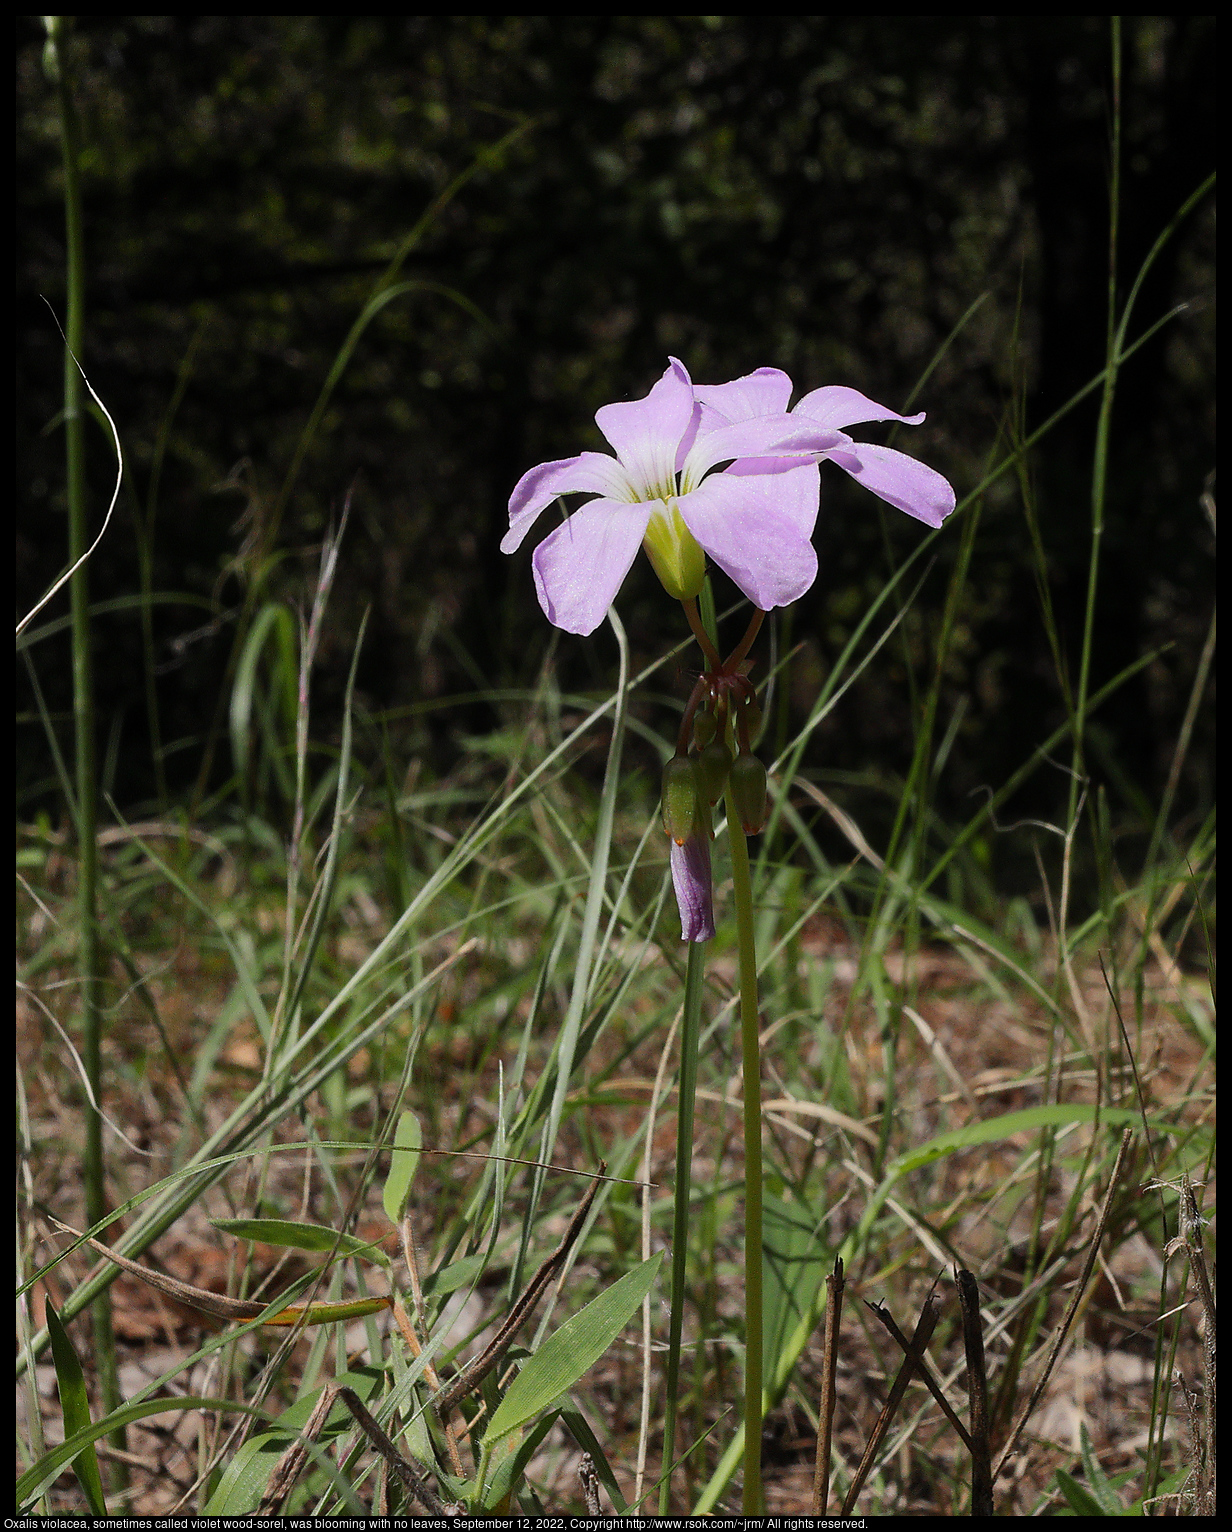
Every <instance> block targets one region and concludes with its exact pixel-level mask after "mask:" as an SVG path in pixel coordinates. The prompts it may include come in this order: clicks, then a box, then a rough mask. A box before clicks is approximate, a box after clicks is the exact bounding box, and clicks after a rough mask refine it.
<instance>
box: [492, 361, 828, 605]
mask: <svg viewBox="0 0 1232 1532" xmlns="http://www.w3.org/2000/svg"><path fill="white" fill-rule="evenodd" d="M728 386H729V387H731V386H732V385H728ZM788 387H789V388H790V384H789V385H788ZM595 420H596V422H597V424H598V426H599V429H600V430H601V431H602V432H603V434H604V436H605V437H607V439H608V441H609V442H610V443H611V445H612V447H613V448H614V449H615V452H616V456H615V458H610V457H606V456H604V455H603V454H602V453H599V452H582V453H579V454H578V456H577V457H571V458H563V459H560V460H559V461H557V462H552V463H540V464H539V466H538V467H537V468H532V469H531V470H530V472H529V473H526V474H524V475H523V476H522V478H521V479H520V480H519V482H518V485H517V487H516V488H515V489H514V492H513V494H512V495H511V496H510V500H509V531H508V532H507V533H506V534H505V537H504V540H503V541H502V542H501V549H502V551H503V552H505V553H512V552H513V551H514V550H515V549H516V548H517V547H518V546H519V545H520V544H521V542H522V540H523V538H524V537H525V536H526V534H527V533H528V532H529V531H530V529H531V527H532V525H533V524H534V522H535V520H536V518H537V517H538V516H539V514H540V512H541V511H543V510H544V509H545V508H546V507H547V506H548V505H550V504H551V502H552V501H553V500H555V499H556V498H557V497H558V496H560V495H566V494H572V493H576V492H581V493H590V494H593V495H596V496H597V498H596V499H594V500H589V501H587V503H586V504H585V505H583V506H582V507H581V508H580V509H579V510H577V511H575V512H574V513H573V515H572V516H570V517H569V518H568V520H567V521H565V522H564V523H562V525H560V526H559V527H557V528H556V530H555V531H554V532H552V533H551V534H550V535H549V536H548V537H546V538H545V539H544V541H543V542H541V543H540V544H539V546H538V548H536V550H535V555H534V560H533V564H534V572H535V588H536V590H537V591H538V594H539V604H540V606H542V608H543V610H544V612H545V613H546V614H547V617H548V620H549V622H552V623H554V624H555V626H556V627H558V628H564V629H565V631H566V632H569V633H582V634H585V633H593V632H594V630H595V629H596V628H597V627H598V626H599V624H600V623H601V622H602V621H603V618H604V616H605V614H606V612H607V609H608V607H609V606H611V604H612V602H613V601H614V600H615V598H616V592H617V591H618V590H619V589H620V587H621V585H622V584H623V582H624V578H625V575H626V574H628V572H629V568H630V566H631V565H632V563H633V560H634V558H635V557H636V556H637V550H638V548H639V547H640V546H642V544H643V543H644V544H645V546H646V551H647V553H648V554H649V556H650V560H651V563H652V564H653V565H654V568H655V572H656V573H657V574H658V576H659V578H660V579H661V580H662V581H663V584H664V586H665V587H666V588H667V590H668V592H669V594H670V595H672V596H674V597H676V598H677V599H679V600H687V599H689V598H691V597H694V596H696V595H698V594H699V593H700V591H701V587H702V580H703V578H704V576H705V557H704V554H709V555H710V557H711V558H712V559H713V560H714V562H715V563H716V564H717V565H718V566H719V568H720V569H722V570H723V571H724V572H725V573H727V574H728V575H730V576H731V578H732V579H733V580H734V581H735V583H736V584H737V585H738V586H739V587H740V589H741V590H742V591H743V592H744V594H745V595H746V596H747V597H748V598H749V600H750V601H752V602H753V603H754V605H755V606H758V607H760V608H761V609H762V611H769V610H770V609H771V608H773V607H776V606H786V605H787V604H788V602H791V601H794V600H795V599H796V598H797V597H798V596H801V595H803V594H804V592H805V591H806V590H807V589H808V588H809V586H810V585H811V584H812V583H813V580H814V579H815V577H816V574H817V555H816V554H815V553H814V551H813V548H812V545H811V543H810V542H809V534H810V533H811V531H812V522H811V521H809V523H808V525H807V527H806V526H805V525H803V521H804V520H805V519H807V518H801V517H800V516H799V515H798V514H796V513H795V511H794V510H793V508H792V507H791V506H779V505H777V504H776V503H775V500H774V496H773V494H772V493H770V492H768V491H767V490H766V489H765V487H764V486H762V485H761V484H758V485H757V486H756V487H755V488H753V487H752V485H751V480H750V479H749V477H748V473H749V470H748V469H742V470H741V471H738V472H731V471H730V470H729V471H727V472H712V470H714V469H716V468H718V466H719V465H720V464H723V463H727V464H739V463H741V462H743V461H744V460H746V459H755V460H756V461H757V464H758V466H757V468H756V469H755V470H752V471H753V472H755V473H756V474H757V476H758V477H759V478H769V479H771V480H776V479H778V478H781V477H784V476H785V475H787V474H790V473H791V472H792V470H794V469H798V468H799V467H800V466H801V465H802V464H812V463H815V462H816V461H817V458H818V456H819V454H821V453H825V452H828V451H829V450H831V449H835V448H839V447H842V446H844V445H848V444H849V438H847V437H846V436H844V435H843V433H842V432H841V431H839V430H837V429H835V428H832V427H829V426H825V425H821V424H818V423H817V422H815V421H813V420H811V419H809V418H807V417H805V416H795V415H789V414H788V413H787V412H786V409H785V408H784V409H780V410H778V411H776V412H774V413H773V414H771V413H768V412H765V411H756V412H753V413H750V414H749V415H747V416H745V417H739V416H738V417H737V418H735V419H730V418H728V417H727V416H726V415H725V414H723V413H721V412H720V411H718V410H714V409H711V408H710V407H709V406H708V405H707V404H706V403H705V402H704V401H703V400H701V399H700V398H699V397H698V396H697V394H696V393H695V391H694V388H693V383H692V380H691V379H690V377H689V374H688V373H687V372H686V371H685V369H684V366H683V365H682V364H681V363H680V362H678V361H676V359H675V358H674V357H673V358H672V360H671V365H670V366H669V367H668V369H667V371H666V372H665V373H664V374H663V376H662V377H661V378H660V379H659V381H658V382H657V383H656V384H655V386H654V387H653V388H652V389H651V390H650V392H649V394H647V396H646V397H645V398H644V399H639V400H636V401H635V402H633V403H629V404H606V405H604V406H603V408H602V409H601V410H599V411H598V412H597V413H596V415H595ZM815 515H816V511H815V508H814V516H815Z"/></svg>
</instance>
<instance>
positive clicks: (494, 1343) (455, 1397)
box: [433, 1165, 607, 1416]
mask: <svg viewBox="0 0 1232 1532" xmlns="http://www.w3.org/2000/svg"><path fill="white" fill-rule="evenodd" d="M606 1169H607V1166H606V1165H600V1167H599V1175H600V1176H602V1175H603V1173H604V1171H605V1170H606ZM601 1184H602V1182H601V1181H600V1180H599V1179H598V1178H596V1179H595V1180H594V1181H592V1182H591V1184H590V1190H589V1191H588V1192H587V1193H586V1195H585V1197H583V1198H582V1201H581V1203H580V1204H579V1206H578V1210H577V1212H576V1213H574V1215H573V1217H572V1218H571V1219H570V1220H569V1227H568V1228H567V1229H566V1230H565V1234H564V1238H563V1239H562V1240H561V1242H560V1244H559V1245H557V1247H556V1249H555V1250H553V1251H552V1253H551V1255H549V1256H548V1258H547V1260H546V1261H544V1263H543V1265H542V1266H540V1268H539V1270H538V1271H537V1272H536V1273H535V1275H534V1276H533V1277H532V1278H531V1280H530V1281H529V1282H528V1283H527V1284H526V1288H525V1290H524V1291H523V1293H522V1295H521V1297H520V1298H519V1299H518V1301H517V1302H516V1303H515V1304H514V1306H513V1307H512V1308H511V1309H510V1311H509V1317H508V1319H506V1320H505V1322H504V1324H503V1325H501V1327H500V1329H499V1330H498V1331H497V1333H496V1334H495V1335H494V1336H493V1338H492V1340H491V1341H490V1342H489V1343H488V1345H486V1346H485V1347H484V1349H483V1351H482V1352H480V1354H479V1355H478V1356H477V1357H476V1358H475V1359H474V1361H472V1362H469V1363H468V1364H467V1366H466V1367H464V1368H463V1369H462V1371H461V1372H460V1373H459V1374H458V1376H457V1377H456V1378H455V1379H454V1380H453V1382H452V1383H450V1384H449V1385H448V1386H447V1387H446V1388H444V1389H442V1390H441V1392H440V1393H439V1394H436V1395H435V1396H434V1398H433V1403H434V1404H435V1405H436V1408H437V1409H438V1410H439V1411H440V1413H441V1415H442V1416H444V1415H445V1414H446V1413H447V1412H448V1411H449V1410H452V1409H453V1408H454V1407H455V1405H457V1404H459V1403H460V1402H461V1401H462V1400H463V1399H464V1398H465V1397H466V1395H467V1394H469V1393H470V1392H471V1390H472V1389H475V1388H478V1387H479V1385H480V1384H481V1383H482V1382H483V1380H484V1379H485V1378H486V1377H487V1375H488V1374H489V1373H490V1372H491V1371H492V1369H493V1368H494V1367H495V1366H496V1364H497V1363H498V1362H499V1361H500V1359H501V1357H502V1356H503V1355H504V1354H505V1351H506V1350H507V1349H508V1346H509V1344H510V1342H511V1341H512V1340H513V1337H514V1336H515V1335H516V1334H517V1333H518V1331H519V1330H520V1329H521V1328H522V1326H523V1325H524V1324H525V1323H526V1321H527V1319H529V1317H530V1314H531V1311H532V1310H533V1309H534V1308H535V1307H536V1305H537V1304H538V1302H539V1300H540V1298H542V1297H543V1294H544V1293H545V1292H546V1291H547V1289H548V1287H549V1286H550V1285H551V1282H552V1280H553V1278H554V1277H555V1276H556V1274H557V1272H558V1271H559V1270H560V1268H561V1267H562V1266H563V1265H564V1264H565V1260H566V1258H567V1256H568V1254H569V1251H570V1249H571V1248H572V1247H573V1242H574V1240H576V1239H577V1237H578V1235H579V1234H580V1233H581V1232H582V1225H583V1224H584V1223H585V1222H586V1215H587V1213H589V1212H590V1205H591V1203H592V1202H593V1201H594V1200H595V1196H596V1194H597V1193H598V1190H599V1187H600V1185H601Z"/></svg>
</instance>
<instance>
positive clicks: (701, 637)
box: [680, 597, 722, 670]
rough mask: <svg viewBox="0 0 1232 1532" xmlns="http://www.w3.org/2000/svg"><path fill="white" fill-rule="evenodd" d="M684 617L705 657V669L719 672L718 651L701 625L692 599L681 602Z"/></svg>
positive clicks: (720, 663) (720, 666)
mask: <svg viewBox="0 0 1232 1532" xmlns="http://www.w3.org/2000/svg"><path fill="white" fill-rule="evenodd" d="M680 604H681V606H682V607H684V615H685V617H686V618H687V619H688V623H689V627H690V628H691V629H692V630H693V637H694V638H695V639H696V640H697V642H698V645H699V646H700V648H701V651H702V653H703V654H704V655H705V656H706V667H707V669H709V670H721V669H722V661H721V660H720V659H719V651H718V648H717V646H716V645H715V643H714V641H713V640H712V639H711V637H710V635H709V634H708V633H707V632H706V629H705V627H704V626H703V624H702V619H701V616H700V614H699V612H698V610H697V602H696V600H695V599H693V598H692V597H690V598H689V600H687V601H682V602H681V603H680Z"/></svg>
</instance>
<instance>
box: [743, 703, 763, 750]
mask: <svg viewBox="0 0 1232 1532" xmlns="http://www.w3.org/2000/svg"><path fill="white" fill-rule="evenodd" d="M744 721H745V724H746V726H747V728H748V731H749V738H750V739H755V738H756V737H757V735H758V734H760V733H761V706H760V704H759V703H758V701H757V698H756V697H754V696H753V695H752V694H751V693H750V695H749V696H747V697H746V698H745V699H744Z"/></svg>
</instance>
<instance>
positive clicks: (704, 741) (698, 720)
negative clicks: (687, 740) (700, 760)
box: [693, 708, 719, 750]
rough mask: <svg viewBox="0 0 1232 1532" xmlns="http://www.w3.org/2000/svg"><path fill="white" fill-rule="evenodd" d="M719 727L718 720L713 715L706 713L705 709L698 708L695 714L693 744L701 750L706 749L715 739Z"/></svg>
mask: <svg viewBox="0 0 1232 1532" xmlns="http://www.w3.org/2000/svg"><path fill="white" fill-rule="evenodd" d="M718 727H719V725H718V720H717V719H716V718H715V716H714V714H713V713H708V712H706V711H705V709H704V708H698V710H697V712H696V713H694V714H693V743H694V744H695V745H696V746H697V748H698V749H699V750H704V749H705V748H706V746H707V745H708V744H709V743H710V741H711V740H712V739H713V738H714V734H715V730H716V729H717V728H718Z"/></svg>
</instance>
